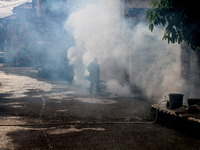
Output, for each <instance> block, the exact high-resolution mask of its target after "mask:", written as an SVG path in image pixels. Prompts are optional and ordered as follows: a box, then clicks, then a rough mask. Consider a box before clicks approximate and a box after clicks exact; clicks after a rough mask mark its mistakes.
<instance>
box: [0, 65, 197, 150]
mask: <svg viewBox="0 0 200 150" xmlns="http://www.w3.org/2000/svg"><path fill="white" fill-rule="evenodd" d="M150 106H151V103H150V102H148V101H145V100H144V99H141V96H140V95H138V94H133V95H132V96H130V97H122V96H119V95H113V94H109V93H103V94H101V95H96V94H93V95H90V94H89V92H88V90H87V89H86V88H82V87H79V86H75V85H69V84H68V83H67V82H55V81H54V82H53V81H46V80H43V79H41V78H38V75H37V71H36V70H34V69H33V68H11V67H3V65H1V67H0V149H1V150H30V149H31V150H46V149H47V150H61V149H63V150H65V149H69V150H73V149H75V150H91V149H95V150H104V149H109V150H110V149H113V150H129V149H130V150H133V149H134V150H146V149H148V150H151V149H152V150H157V149H164V150H165V149H166V150H170V149H173V150H174V149H177V150H179V149H180V150H184V149H186V150H187V149H188V150H193V149H194V150H198V149H200V140H199V139H197V138H194V137H192V136H191V135H190V136H189V135H186V134H184V133H181V132H178V131H175V130H173V129H169V128H166V127H163V126H160V125H158V124H155V123H149V122H147V121H146V120H145V119H144V118H146V117H148V115H149V109H150Z"/></svg>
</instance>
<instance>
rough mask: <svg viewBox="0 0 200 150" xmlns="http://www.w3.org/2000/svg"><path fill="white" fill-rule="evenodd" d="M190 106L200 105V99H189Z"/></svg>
mask: <svg viewBox="0 0 200 150" xmlns="http://www.w3.org/2000/svg"><path fill="white" fill-rule="evenodd" d="M187 101H188V105H189V106H191V105H195V104H200V98H188V100H187Z"/></svg>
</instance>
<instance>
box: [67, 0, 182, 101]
mask: <svg viewBox="0 0 200 150" xmlns="http://www.w3.org/2000/svg"><path fill="white" fill-rule="evenodd" d="M73 4H74V5H73V6H74V8H76V9H75V11H73V10H72V11H71V14H70V15H69V17H68V19H67V21H66V24H65V29H66V31H67V32H69V33H71V35H72V37H73V39H74V41H75V44H74V45H73V46H71V47H70V48H69V49H68V53H67V56H68V59H69V62H70V64H71V65H73V66H74V69H75V70H74V73H75V77H74V79H75V83H76V84H80V85H85V86H86V85H87V84H88V82H87V81H85V79H84V77H85V76H86V75H87V74H88V72H87V70H86V67H87V65H88V64H89V63H90V62H91V61H92V60H93V58H94V57H98V58H99V65H100V68H101V79H102V80H104V81H107V84H106V85H107V88H108V89H107V90H108V91H109V92H111V93H114V94H118V95H123V96H125V95H127V96H131V87H132V86H133V85H136V86H138V87H140V88H141V89H142V90H143V91H144V93H145V94H146V96H148V97H149V98H150V99H154V98H157V97H162V96H163V94H165V93H167V92H178V91H179V89H180V85H179V83H180V82H179V81H180V46H179V45H176V44H173V45H169V44H168V43H166V41H162V35H163V32H164V29H162V28H161V27H157V28H156V29H155V30H154V32H150V31H149V29H148V24H147V23H146V22H137V21H135V20H129V19H125V18H124V15H123V9H122V8H123V4H122V2H121V1H120V0H109V1H107V0H101V1H87V2H85V3H84V4H82V5H81V6H80V5H79V7H78V9H77V7H75V6H76V3H73Z"/></svg>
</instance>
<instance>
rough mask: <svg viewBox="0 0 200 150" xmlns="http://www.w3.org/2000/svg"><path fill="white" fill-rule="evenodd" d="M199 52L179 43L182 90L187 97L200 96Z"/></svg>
mask: <svg viewBox="0 0 200 150" xmlns="http://www.w3.org/2000/svg"><path fill="white" fill-rule="evenodd" d="M199 68H200V53H198V52H196V51H194V50H191V48H190V47H188V46H187V45H185V44H182V45H181V78H182V82H183V86H182V92H183V93H184V95H185V99H187V98H200V91H199V89H200V70H199Z"/></svg>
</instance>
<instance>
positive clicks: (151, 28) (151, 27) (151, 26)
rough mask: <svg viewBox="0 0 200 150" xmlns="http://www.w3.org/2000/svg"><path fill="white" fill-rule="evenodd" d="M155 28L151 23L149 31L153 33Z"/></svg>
mask: <svg viewBox="0 0 200 150" xmlns="http://www.w3.org/2000/svg"><path fill="white" fill-rule="evenodd" d="M153 28H154V25H153V24H152V23H151V24H150V25H149V30H151V32H152V31H153Z"/></svg>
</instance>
